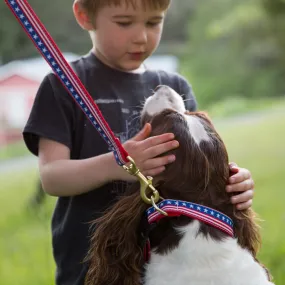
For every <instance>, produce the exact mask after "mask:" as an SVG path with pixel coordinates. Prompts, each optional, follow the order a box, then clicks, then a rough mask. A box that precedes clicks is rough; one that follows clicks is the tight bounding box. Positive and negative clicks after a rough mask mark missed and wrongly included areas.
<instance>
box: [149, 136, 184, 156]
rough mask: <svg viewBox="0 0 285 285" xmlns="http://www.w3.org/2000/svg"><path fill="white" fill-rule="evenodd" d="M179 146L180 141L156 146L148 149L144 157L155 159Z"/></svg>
mask: <svg viewBox="0 0 285 285" xmlns="http://www.w3.org/2000/svg"><path fill="white" fill-rule="evenodd" d="M178 146H179V142H178V141H175V140H174V141H168V142H165V143H162V144H159V145H155V146H153V147H150V148H147V149H146V150H145V151H144V156H145V157H146V158H153V157H157V156H159V155H161V154H163V153H166V152H168V151H170V150H172V149H175V148H177V147H178Z"/></svg>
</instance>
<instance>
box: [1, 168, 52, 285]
mask: <svg viewBox="0 0 285 285" xmlns="http://www.w3.org/2000/svg"><path fill="white" fill-rule="evenodd" d="M37 177H38V174H37V171H35V170H27V171H24V172H21V173H13V174H12V173H11V174H10V175H5V176H4V175H3V176H1V177H0V185H1V187H0V208H1V215H0V231H1V236H0V257H1V261H0V276H1V284H5V285H12V284H13V285H15V284H17V285H28V284H30V285H33V284H41V285H44V284H54V281H53V280H54V276H53V275H54V273H53V272H54V264H53V260H52V252H51V234H50V215H51V212H52V208H53V204H54V199H52V198H49V199H48V200H47V202H46V203H45V205H44V207H42V208H39V209H32V208H31V207H30V206H29V200H30V198H31V196H32V193H33V191H34V189H35V185H36V181H37V180H36V179H37Z"/></svg>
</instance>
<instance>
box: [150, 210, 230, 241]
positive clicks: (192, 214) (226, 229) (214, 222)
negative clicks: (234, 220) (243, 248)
mask: <svg viewBox="0 0 285 285" xmlns="http://www.w3.org/2000/svg"><path fill="white" fill-rule="evenodd" d="M161 209H162V210H164V211H167V213H168V211H170V214H171V213H175V214H176V213H178V214H183V213H184V214H186V215H187V216H189V217H195V218H197V219H198V220H202V221H204V222H206V223H208V224H210V225H212V226H215V227H216V228H217V227H218V228H219V229H221V230H223V231H224V232H226V233H228V234H229V235H231V236H234V234H233V229H232V228H231V227H230V226H229V225H227V224H226V223H223V222H222V221H220V220H218V219H216V218H214V217H211V216H208V215H205V214H203V213H201V212H197V211H195V210H191V209H188V208H179V209H177V207H175V206H170V205H169V206H164V207H162V208H161ZM163 217H164V215H162V214H161V213H159V212H155V213H154V214H152V215H151V216H149V223H151V222H154V221H157V220H159V219H161V218H163Z"/></svg>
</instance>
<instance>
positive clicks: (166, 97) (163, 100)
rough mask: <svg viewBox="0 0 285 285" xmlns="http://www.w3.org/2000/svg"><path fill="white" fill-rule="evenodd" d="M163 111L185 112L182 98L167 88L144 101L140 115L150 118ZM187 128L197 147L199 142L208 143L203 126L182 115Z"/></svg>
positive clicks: (196, 119) (161, 89) (195, 118)
mask: <svg viewBox="0 0 285 285" xmlns="http://www.w3.org/2000/svg"><path fill="white" fill-rule="evenodd" d="M165 109H172V110H174V111H176V112H178V113H180V114H182V115H184V113H185V112H186V109H185V105H184V102H183V99H182V97H181V96H180V95H179V94H178V93H177V92H175V91H174V90H173V89H172V88H170V87H168V86H161V87H160V88H159V89H158V90H157V91H156V92H155V93H154V94H153V95H152V96H150V97H148V98H147V99H146V101H145V104H144V108H143V110H142V114H145V113H147V114H148V115H150V116H153V115H155V114H158V113H160V112H162V111H163V110H165ZM184 118H185V120H186V122H187V125H188V127H189V131H190V134H191V136H192V137H193V139H194V141H195V142H196V144H197V145H199V144H200V142H201V141H203V140H204V141H210V140H211V138H210V137H209V136H208V134H207V132H206V130H205V128H204V126H203V124H202V123H201V122H200V120H199V119H198V118H197V117H195V116H189V115H184Z"/></svg>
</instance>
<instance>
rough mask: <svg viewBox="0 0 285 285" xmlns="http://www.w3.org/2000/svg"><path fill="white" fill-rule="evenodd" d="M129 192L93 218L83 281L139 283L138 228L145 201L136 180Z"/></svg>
mask: <svg viewBox="0 0 285 285" xmlns="http://www.w3.org/2000/svg"><path fill="white" fill-rule="evenodd" d="M129 193H132V194H130V195H126V196H125V197H123V198H121V199H120V200H119V201H118V202H117V203H116V204H115V205H114V206H113V207H112V208H111V209H109V210H108V211H107V212H106V214H105V215H104V216H103V217H101V218H99V219H98V220H96V221H95V222H94V224H95V226H96V230H95V233H94V234H93V236H92V237H91V246H90V249H89V252H88V255H87V258H86V261H87V262H88V263H89V270H88V272H87V275H86V279H85V285H94V284H108V285H117V284H124V285H139V284H140V278H141V270H142V267H143V263H144V259H143V248H142V244H141V242H140V240H139V238H140V236H139V235H138V229H139V227H140V224H141V220H142V218H143V215H144V213H145V210H146V209H147V207H148V205H146V204H145V203H144V202H143V201H142V200H141V197H140V194H139V184H135V185H134V187H133V189H132V190H130V191H129Z"/></svg>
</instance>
